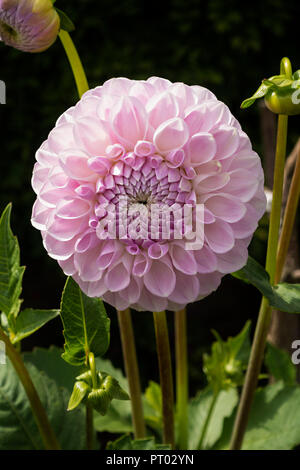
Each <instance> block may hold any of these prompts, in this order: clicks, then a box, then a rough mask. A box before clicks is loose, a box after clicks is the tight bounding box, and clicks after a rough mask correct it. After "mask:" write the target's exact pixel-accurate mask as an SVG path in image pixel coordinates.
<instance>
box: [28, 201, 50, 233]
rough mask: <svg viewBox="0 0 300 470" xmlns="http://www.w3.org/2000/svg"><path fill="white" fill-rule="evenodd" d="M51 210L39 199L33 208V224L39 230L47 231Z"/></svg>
mask: <svg viewBox="0 0 300 470" xmlns="http://www.w3.org/2000/svg"><path fill="white" fill-rule="evenodd" d="M48 218H49V209H48V208H47V207H45V206H44V205H43V204H42V203H41V202H40V201H39V199H37V200H36V201H35V203H34V205H33V207H32V214H31V223H32V225H33V226H34V227H35V228H37V229H38V230H46V225H47V221H48Z"/></svg>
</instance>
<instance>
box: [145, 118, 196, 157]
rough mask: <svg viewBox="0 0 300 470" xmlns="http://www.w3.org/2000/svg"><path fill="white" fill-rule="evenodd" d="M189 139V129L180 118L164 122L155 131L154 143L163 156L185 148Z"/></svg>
mask: <svg viewBox="0 0 300 470" xmlns="http://www.w3.org/2000/svg"><path fill="white" fill-rule="evenodd" d="M188 138H189V132H188V128H187V126H186V124H185V122H184V121H183V120H182V119H180V118H173V119H169V120H167V121H165V122H163V123H162V124H161V125H160V126H159V127H158V128H157V129H156V131H155V134H154V137H153V141H154V144H155V146H156V148H157V150H158V151H159V152H161V153H162V154H163V155H164V154H166V153H169V152H171V151H172V150H176V149H179V148H181V147H183V146H184V144H185V143H186V142H187V140H188Z"/></svg>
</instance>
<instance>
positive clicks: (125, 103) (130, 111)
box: [110, 97, 148, 150]
mask: <svg viewBox="0 0 300 470" xmlns="http://www.w3.org/2000/svg"><path fill="white" fill-rule="evenodd" d="M110 122H111V126H112V129H113V131H114V133H115V134H116V136H117V137H118V138H119V140H120V142H121V143H122V144H123V145H124V147H125V148H126V149H127V150H133V149H134V146H135V144H136V142H137V141H138V140H143V139H144V138H145V135H146V132H147V126H148V118H147V114H146V111H145V108H144V107H143V105H142V104H141V103H140V101H138V100H137V99H135V98H133V97H122V98H121V99H120V100H119V101H117V102H116V104H115V105H114V107H113V108H112V109H111V113H110Z"/></svg>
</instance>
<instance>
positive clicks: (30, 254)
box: [0, 0, 300, 386]
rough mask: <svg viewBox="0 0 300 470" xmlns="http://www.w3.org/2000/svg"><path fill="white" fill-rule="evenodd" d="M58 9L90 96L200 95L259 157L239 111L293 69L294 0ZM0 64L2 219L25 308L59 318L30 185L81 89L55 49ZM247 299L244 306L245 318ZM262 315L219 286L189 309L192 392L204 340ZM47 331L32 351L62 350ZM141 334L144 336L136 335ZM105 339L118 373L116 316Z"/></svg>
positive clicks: (56, 330) (227, 282) (5, 57)
mask: <svg viewBox="0 0 300 470" xmlns="http://www.w3.org/2000/svg"><path fill="white" fill-rule="evenodd" d="M56 5H57V7H58V8H61V9H62V10H63V11H64V12H66V14H68V16H70V18H71V19H72V21H73V22H74V24H75V27H76V29H75V31H74V32H73V33H72V37H73V39H74V42H75V43H76V45H77V47H78V51H79V53H80V56H81V57H82V61H83V64H84V66H85V68H86V72H87V76H88V80H89V83H90V86H91V87H93V86H96V85H98V84H101V83H102V82H103V81H104V80H106V79H108V78H111V77H113V76H127V77H129V78H135V79H144V78H147V77H148V76H151V75H158V76H163V77H167V78H169V79H170V80H173V81H184V82H186V83H187V84H200V85H204V86H206V87H208V88H210V89H211V90H212V91H213V92H214V93H215V94H216V95H217V96H218V98H219V99H221V100H222V101H224V102H225V103H226V104H227V105H228V106H229V107H230V109H231V110H232V112H233V114H234V115H235V116H236V117H237V119H239V120H240V122H241V124H242V126H243V128H244V129H245V131H246V132H247V133H248V134H249V136H250V138H251V139H252V142H253V146H254V148H255V150H257V151H258V152H259V153H261V149H262V145H261V136H260V123H259V110H258V107H257V106H253V107H252V108H251V109H249V110H247V111H245V110H244V111H242V110H240V103H241V102H242V100H243V99H245V98H246V97H247V96H249V95H250V94H251V93H252V92H254V91H255V89H256V87H257V83H258V82H259V80H261V79H263V78H265V77H268V76H270V75H273V74H277V73H278V72H279V71H278V69H279V62H280V59H281V57H282V56H285V55H287V56H288V57H289V58H290V59H291V62H292V64H293V67H294V69H295V70H296V69H298V68H299V66H300V58H299V47H298V45H299V34H298V24H297V23H296V21H297V17H298V15H297V13H299V2H298V1H297V0H291V1H290V2H285V1H284V0H265V1H261V2H260V3H257V4H255V7H254V5H253V4H252V3H251V2H243V3H241V2H240V1H238V0H228V1H227V2H224V0H210V1H208V0H203V1H201V0H188V1H183V0H164V1H161V0H160V1H158V0H152V2H150V3H149V2H146V1H144V0H120V1H119V2H111V0H101V1H99V2H98V1H97V0H85V1H84V2H83V1H79V0H74V1H73V2H67V1H65V0H57V2H56ZM0 59H1V69H0V79H1V80H4V81H5V83H6V87H7V104H6V105H5V106H1V107H0V120H1V159H0V175H1V185H0V211H2V210H3V208H4V207H5V206H6V204H7V203H8V202H9V201H11V202H13V206H14V209H13V214H12V225H13V227H14V231H15V233H16V234H17V236H18V238H19V241H20V246H21V253H22V260H21V261H22V264H26V265H27V266H28V268H27V270H26V272H25V276H24V287H23V292H24V298H25V301H24V306H25V307H26V306H28V305H36V306H37V307H39V308H55V307H58V305H59V299H60V295H61V291H62V288H63V284H64V276H63V274H62V272H61V270H60V268H59V267H58V265H57V263H56V262H55V261H54V260H51V259H50V258H48V256H47V254H46V252H45V250H44V249H43V246H42V243H41V237H40V234H39V232H38V231H37V230H35V229H33V228H32V227H31V224H30V214H31V207H32V204H33V201H34V198H35V196H34V193H33V191H32V189H31V185H30V179H31V174H32V168H33V165H34V161H35V159H34V154H35V151H36V149H37V148H38V147H39V146H40V145H41V143H42V141H43V140H44V139H45V138H46V137H47V135H48V133H49V131H50V130H51V129H52V127H53V126H54V124H55V121H56V119H57V118H58V116H59V115H60V114H61V113H62V112H63V111H65V109H66V108H68V107H70V106H71V105H73V104H74V103H75V102H76V101H77V95H76V88H75V85H74V81H73V77H72V75H71V72H70V70H69V67H68V63H67V60H66V57H65V55H64V52H63V50H62V47H61V44H60V43H59V40H58V41H57V42H56V43H55V44H54V45H53V46H52V47H51V48H50V49H49V50H48V51H46V52H44V53H41V54H26V53H22V52H19V51H16V50H14V49H12V48H9V47H6V46H4V45H3V44H0ZM290 121H291V123H290V125H289V126H290V135H289V149H290V148H291V147H292V145H293V144H294V143H295V142H296V139H297V132H298V130H297V126H298V127H299V118H298V117H295V118H294V119H291V120H290ZM252 246H253V248H252V253H251V254H252V255H253V256H254V257H255V258H256V259H258V260H260V261H261V260H262V259H263V257H264V246H265V243H264V240H261V239H258V240H256V241H255V242H254V243H253V245H252ZM256 252H257V255H256ZM249 289H250V290H251V294H252V295H251V298H249V300H248V302H247V305H246V306H245V305H244V306H243V308H241V301H243V299H244V298H245V295H247V293H248V292H249ZM27 303H28V305H27ZM258 305H259V295H258V294H257V293H256V292H255V290H254V288H252V287H248V286H240V284H239V283H238V281H236V280H234V279H228V278H225V279H224V281H223V283H222V286H221V288H220V289H218V291H217V292H216V293H214V294H213V295H211V296H210V297H209V298H208V299H205V300H204V301H202V302H201V303H197V304H195V305H193V306H191V307H189V313H190V315H189V329H190V331H189V348H190V351H191V354H190V356H191V361H190V362H191V366H190V372H191V377H192V386H193V383H194V382H193V381H194V380H195V382H197V386H198V384H199V381H201V380H202V375H201V374H202V372H201V360H202V359H201V358H202V353H203V352H204V351H205V349H207V348H208V347H209V344H210V342H211V341H212V339H213V337H212V335H211V333H210V329H211V328H215V329H217V330H218V331H219V332H220V333H221V334H222V337H227V336H228V335H234V334H236V333H237V332H238V331H240V329H241V328H242V326H243V324H244V323H245V321H246V320H247V319H248V318H250V317H252V318H254V319H255V315H256V312H257V309H258ZM134 321H135V327H136V329H137V347H138V349H140V350H142V351H143V352H144V364H147V367H144V368H143V371H144V374H145V378H146V377H148V378H149V376H150V377H153V379H154V380H156V379H157V367H156V364H155V361H153V360H152V359H151V358H152V355H153V351H154V347H155V346H154V345H155V342H154V333H153V331H152V329H153V326H152V318H151V316H150V314H136V315H135V316H134ZM45 331H46V333H45V334H44V336H41V337H39V338H38V339H37V338H34V341H35V344H37V343H38V345H48V344H50V343H56V344H62V342H63V338H62V334H61V326H60V323H59V321H58V320H57V321H56V320H54V321H53V322H52V323H51V324H49V327H48V326H47V327H46V328H45ZM145 331H150V333H149V335H147V336H146V335H145V334H139V333H138V332H141V333H144V332H145ZM114 332H115V333H116V334H115V335H114ZM171 333H172V329H171ZM112 338H113V339H112V344H111V348H110V354H111V356H112V359H113V360H114V362H115V363H116V364H118V365H121V364H122V358H121V352H120V344H119V337H118V333H117V322H116V319H115V316H114V315H112ZM26 341H28V342H26ZM30 341H31V340H25V341H24V347H25V348H26V347H27V348H30V347H31V346H32V343H31V342H30ZM145 378H144V379H143V380H145ZM144 384H145V383H144Z"/></svg>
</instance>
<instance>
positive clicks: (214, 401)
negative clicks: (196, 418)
mask: <svg viewBox="0 0 300 470" xmlns="http://www.w3.org/2000/svg"><path fill="white" fill-rule="evenodd" d="M218 396H219V392H214V394H213V397H212V401H211V403H210V405H209V409H208V413H207V416H206V420H205V423H204V426H203V429H202V433H201V436H200V440H199V444H198V449H200V450H201V449H202V447H203V442H204V439H205V436H206V433H207V429H208V425H209V423H210V419H211V417H212V414H213V411H214V409H215V405H216V402H217V399H218Z"/></svg>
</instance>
